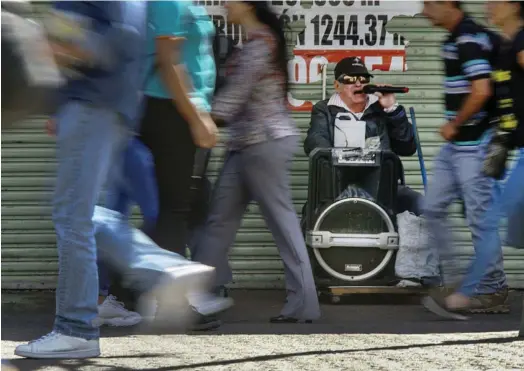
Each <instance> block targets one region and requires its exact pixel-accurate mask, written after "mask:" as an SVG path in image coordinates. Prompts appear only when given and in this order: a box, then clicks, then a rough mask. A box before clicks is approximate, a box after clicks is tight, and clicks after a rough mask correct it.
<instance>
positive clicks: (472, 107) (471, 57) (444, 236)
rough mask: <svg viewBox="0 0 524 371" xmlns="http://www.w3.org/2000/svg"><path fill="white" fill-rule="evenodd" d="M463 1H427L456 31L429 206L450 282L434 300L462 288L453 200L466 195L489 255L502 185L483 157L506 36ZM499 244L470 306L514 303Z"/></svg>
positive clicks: (490, 308) (428, 9)
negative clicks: (487, 219)
mask: <svg viewBox="0 0 524 371" xmlns="http://www.w3.org/2000/svg"><path fill="white" fill-rule="evenodd" d="M461 4H462V3H461V2H459V1H425V2H424V9H423V14H424V15H425V16H426V17H427V18H428V19H429V20H430V21H431V22H432V23H433V25H435V26H437V27H440V28H443V29H445V30H447V31H448V37H447V38H446V39H445V40H444V41H443V43H442V56H443V58H444V65H445V83H444V90H445V108H446V120H447V122H446V123H445V124H444V125H443V126H442V127H441V128H440V134H441V136H442V138H443V139H444V140H445V141H446V143H445V144H444V145H443V146H442V147H441V149H440V152H439V154H438V155H437V157H436V158H435V161H434V166H433V181H430V184H429V187H428V191H427V194H426V197H425V206H424V212H423V214H424V215H425V217H426V220H427V226H428V239H429V241H428V243H429V245H430V246H429V247H430V249H432V250H433V253H434V254H435V255H436V256H438V257H439V258H440V262H441V264H440V267H441V272H440V273H441V279H442V281H443V282H442V283H443V286H437V287H435V288H434V289H432V290H431V298H430V299H425V300H426V301H425V302H427V301H428V300H430V301H431V303H435V302H441V301H442V300H443V296H446V295H447V293H448V291H454V290H455V289H456V282H454V280H455V277H454V274H455V273H456V272H457V270H456V266H455V261H456V257H454V256H453V252H452V239H451V236H452V233H451V231H450V230H449V228H448V225H447V222H448V221H447V214H448V208H449V206H450V205H451V204H452V203H453V202H454V201H456V200H458V199H462V200H463V201H464V204H465V209H466V219H467V223H468V226H469V229H470V231H471V234H472V239H473V247H474V249H475V254H482V253H483V252H482V251H481V249H482V248H484V246H483V244H482V235H483V233H484V231H483V224H482V219H483V217H484V215H485V213H486V211H487V210H488V209H489V208H490V207H491V205H492V203H493V190H494V187H495V185H496V182H495V180H494V179H492V178H490V177H488V176H486V175H485V174H483V173H482V164H483V161H484V157H485V154H486V148H487V145H488V142H489V140H490V137H491V133H492V127H493V123H492V120H493V118H494V117H495V116H496V113H495V112H494V109H493V108H494V103H495V102H494V98H493V91H492V82H491V74H492V72H493V68H492V65H493V63H494V61H495V58H496V56H497V52H498V48H499V46H500V37H499V36H498V35H497V34H495V33H494V32H491V31H489V30H488V29H487V28H485V27H483V26H481V25H480V24H478V23H476V22H475V21H474V20H473V19H471V18H470V17H469V16H467V15H466V14H465V13H464V11H463V10H462V8H461ZM495 245H496V246H494V247H493V249H496V257H494V259H493V260H492V262H491V264H490V266H489V268H488V269H487V270H486V271H485V272H484V273H483V276H482V279H481V282H480V284H479V285H477V286H476V288H475V292H474V300H473V299H472V302H474V305H472V306H471V307H470V308H469V310H470V311H475V312H485V313H500V312H507V311H508V310H509V308H508V307H507V305H506V299H507V296H508V288H507V283H506V275H505V273H504V269H503V255H502V248H501V245H500V243H498V244H495ZM466 279H468V277H466ZM463 284H464V285H469V284H470V282H463Z"/></svg>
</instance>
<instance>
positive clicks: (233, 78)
mask: <svg viewBox="0 0 524 371" xmlns="http://www.w3.org/2000/svg"><path fill="white" fill-rule="evenodd" d="M225 7H226V9H227V13H228V15H227V18H228V20H229V21H230V22H233V23H237V24H240V25H241V26H242V28H243V30H245V31H246V33H247V40H246V42H245V43H244V44H243V48H242V49H241V50H238V51H236V52H235V53H234V54H233V56H232V57H231V59H230V61H229V69H230V71H231V73H230V74H229V75H228V76H227V79H226V81H225V85H224V86H223V87H222V88H221V89H220V90H219V91H218V92H217V95H216V96H215V99H214V103H213V108H212V111H211V114H212V117H213V119H214V120H216V121H217V123H225V124H226V125H227V129H228V131H229V139H228V141H227V155H226V158H225V162H224V165H223V168H222V171H221V173H220V176H219V179H218V181H217V183H216V188H215V190H214V192H213V199H212V203H211V211H210V214H209V216H208V219H207V223H206V227H205V230H204V232H203V234H202V236H201V238H200V239H199V241H198V247H197V249H196V253H195V256H194V258H195V260H197V261H200V262H202V263H204V264H208V265H211V266H214V267H217V281H216V286H220V285H224V284H226V283H227V282H225V281H223V280H224V279H225V278H226V279H227V278H228V277H227V275H224V274H221V272H220V271H218V265H219V264H220V262H221V259H223V257H224V256H227V254H228V253H229V250H230V248H231V245H232V244H233V242H234V240H235V235H236V233H237V231H238V228H239V227H240V223H241V221H242V217H243V214H244V212H245V210H246V207H247V205H248V203H249V202H250V201H251V200H254V201H256V202H257V203H258V204H259V206H260V209H261V212H262V215H263V216H264V219H265V221H266V223H267V225H268V227H269V229H270V230H271V232H272V234H273V237H274V238H275V242H276V245H277V248H278V250H279V252H280V255H281V257H282V260H283V262H284V270H285V277H286V289H287V299H286V304H285V305H284V308H283V309H282V310H281V312H280V315H278V316H275V317H272V318H271V322H274V323H295V322H303V321H308V322H309V321H312V320H316V319H317V318H319V316H320V309H319V303H318V297H317V291H316V287H315V283H314V280H313V274H312V270H311V265H310V261H309V256H308V253H307V250H306V245H305V242H304V239H303V236H302V233H301V230H300V226H299V221H298V216H297V214H296V211H295V209H294V206H293V200H292V196H291V189H290V176H289V172H290V167H291V164H292V160H293V155H294V153H295V151H296V150H297V145H298V140H299V131H298V129H297V128H296V126H295V124H294V122H293V120H292V119H291V117H290V113H289V111H288V107H287V104H286V102H287V99H286V98H287V93H288V69H287V56H286V55H287V50H286V40H285V36H284V30H283V28H282V25H281V23H280V21H279V19H278V17H277V16H276V14H275V13H273V11H272V10H271V9H270V5H269V3H268V2H266V1H235V2H226V3H225ZM202 296H205V294H202ZM212 302H213V300H212V299H210V300H209V301H208V303H210V304H209V305H210V306H212V304H211V303H212ZM203 307H206V306H205V305H204V306H203ZM196 309H197V310H199V311H200V307H198V306H197V307H196Z"/></svg>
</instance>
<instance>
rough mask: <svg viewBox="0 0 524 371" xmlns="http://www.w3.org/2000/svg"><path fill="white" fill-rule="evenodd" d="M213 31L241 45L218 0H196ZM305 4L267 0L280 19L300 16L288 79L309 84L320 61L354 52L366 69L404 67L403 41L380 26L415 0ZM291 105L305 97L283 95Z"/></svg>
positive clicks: (307, 105)
mask: <svg viewBox="0 0 524 371" xmlns="http://www.w3.org/2000/svg"><path fill="white" fill-rule="evenodd" d="M200 3H201V4H203V5H205V6H206V8H207V10H208V12H209V15H210V16H211V17H212V19H213V22H214V23H215V24H216V26H217V28H218V30H219V32H221V33H224V34H226V35H228V36H230V37H232V39H233V40H234V43H235V45H237V46H239V47H241V45H242V40H243V38H244V37H245V35H243V33H242V30H241V28H240V27H239V26H238V25H232V24H228V22H227V11H226V10H225V9H224V7H223V4H224V1H223V0H210V1H200ZM307 3H308V6H309V8H305V7H303V6H302V4H301V2H300V0H273V1H271V4H272V6H273V8H274V9H275V11H276V12H277V13H278V14H280V17H281V18H282V19H283V21H284V22H285V23H286V24H289V23H291V22H295V21H300V20H302V21H304V22H305V29H304V31H303V32H301V33H299V34H298V35H297V37H296V40H295V47H294V52H293V54H294V58H293V59H292V60H290V61H289V72H290V80H291V83H295V84H310V83H315V82H319V81H320V80H321V79H322V66H324V65H326V64H327V63H337V62H338V61H340V60H341V59H343V58H345V57H350V56H358V57H360V58H362V59H363V61H364V63H365V64H366V66H367V67H368V69H370V70H382V71H405V70H406V63H405V47H406V45H405V44H406V41H405V40H404V38H403V37H402V36H400V35H398V34H396V33H395V34H391V33H388V32H387V31H386V25H387V23H388V22H389V21H390V20H391V19H392V18H393V17H396V16H414V15H415V14H417V13H420V11H421V2H420V1H394V0H388V1H384V0H381V1H378V0H361V1H351V0H314V1H308V2H307ZM289 103H290V105H291V108H292V109H293V110H295V111H308V110H310V109H311V107H312V105H311V102H306V101H302V100H297V99H294V98H293V97H292V96H290V97H289Z"/></svg>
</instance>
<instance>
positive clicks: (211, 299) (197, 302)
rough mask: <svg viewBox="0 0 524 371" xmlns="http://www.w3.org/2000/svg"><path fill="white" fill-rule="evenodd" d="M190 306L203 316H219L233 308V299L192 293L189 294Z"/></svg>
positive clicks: (206, 293) (205, 293) (204, 293)
mask: <svg viewBox="0 0 524 371" xmlns="http://www.w3.org/2000/svg"><path fill="white" fill-rule="evenodd" d="M187 300H188V301H189V304H190V305H191V306H192V307H193V308H194V309H195V310H196V311H197V312H198V313H199V314H201V315H203V316H210V315H212V314H218V313H220V312H223V311H225V310H226V309H229V308H231V307H232V306H233V299H232V298H229V297H222V296H217V295H212V294H210V293H208V292H190V293H188V294H187Z"/></svg>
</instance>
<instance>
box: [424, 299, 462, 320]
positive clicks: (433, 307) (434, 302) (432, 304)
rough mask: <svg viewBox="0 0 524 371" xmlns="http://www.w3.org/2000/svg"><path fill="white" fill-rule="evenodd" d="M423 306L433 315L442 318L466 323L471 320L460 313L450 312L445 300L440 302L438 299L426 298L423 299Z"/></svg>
mask: <svg viewBox="0 0 524 371" xmlns="http://www.w3.org/2000/svg"><path fill="white" fill-rule="evenodd" d="M422 305H423V306H424V308H426V309H427V310H429V311H430V312H431V313H434V314H436V315H437V316H439V317H442V318H446V319H452V320H456V321H466V320H468V319H469V318H468V317H466V316H463V315H462V314H460V313H457V312H455V311H451V310H449V309H448V308H447V307H446V305H445V304H444V300H439V298H438V297H434V296H426V297H425V298H423V299H422Z"/></svg>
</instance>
